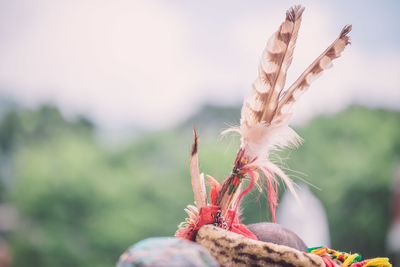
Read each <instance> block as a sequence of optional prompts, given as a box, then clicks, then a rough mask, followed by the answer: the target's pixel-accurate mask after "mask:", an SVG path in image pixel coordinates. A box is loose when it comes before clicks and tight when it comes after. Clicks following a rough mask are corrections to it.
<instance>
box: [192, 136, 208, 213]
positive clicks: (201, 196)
mask: <svg viewBox="0 0 400 267" xmlns="http://www.w3.org/2000/svg"><path fill="white" fill-rule="evenodd" d="M198 142H199V138H198V136H197V132H196V129H193V145H192V153H191V155H190V177H191V180H192V189H193V195H194V201H195V203H196V206H197V208H198V209H199V210H200V209H201V207H204V206H206V205H207V192H206V186H205V182H204V175H203V174H200V172H199V157H198V153H197V148H198Z"/></svg>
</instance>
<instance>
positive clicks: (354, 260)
mask: <svg viewBox="0 0 400 267" xmlns="http://www.w3.org/2000/svg"><path fill="white" fill-rule="evenodd" d="M308 252H309V253H312V254H315V255H318V256H320V257H322V259H323V260H324V262H325V264H326V266H327V267H330V266H335V264H334V263H333V260H338V261H340V262H342V264H343V266H350V267H367V266H371V267H372V266H383V267H386V266H388V267H391V266H392V264H390V262H389V259H388V258H374V259H368V260H363V261H361V255H360V254H357V253H355V254H349V253H346V252H339V251H336V250H333V249H330V248H327V247H324V246H321V247H313V248H309V249H308Z"/></svg>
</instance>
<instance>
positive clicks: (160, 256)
mask: <svg viewBox="0 0 400 267" xmlns="http://www.w3.org/2000/svg"><path fill="white" fill-rule="evenodd" d="M139 266H140V267H146V266H152V267H157V266H182V267H183V266H193V267H198V266H199V267H200V266H215V267H217V266H219V264H218V263H217V262H216V260H215V259H214V258H213V257H212V256H211V255H210V254H209V253H208V252H207V250H206V249H204V248H203V247H202V246H200V245H198V244H196V243H195V242H191V241H187V240H184V239H180V238H174V237H153V238H148V239H144V240H142V241H140V242H138V243H136V244H135V245H133V246H132V247H130V248H129V249H128V250H127V251H125V253H124V254H122V255H121V257H120V259H119V261H118V263H117V267H139Z"/></svg>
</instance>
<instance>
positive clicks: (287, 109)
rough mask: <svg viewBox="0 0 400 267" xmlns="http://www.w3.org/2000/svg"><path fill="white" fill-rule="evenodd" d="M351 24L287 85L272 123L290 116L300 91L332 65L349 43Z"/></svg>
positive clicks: (279, 121) (305, 88)
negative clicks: (287, 87)
mask: <svg viewBox="0 0 400 267" xmlns="http://www.w3.org/2000/svg"><path fill="white" fill-rule="evenodd" d="M351 28H352V26H351V25H347V26H345V27H344V28H343V30H342V31H341V32H340V34H339V37H338V38H337V39H336V40H335V41H334V42H333V43H332V44H331V45H330V46H329V47H328V48H327V49H326V50H325V51H324V52H323V53H322V54H321V55H320V56H319V57H318V58H317V59H316V60H314V62H313V63H312V64H311V65H310V66H309V67H308V68H307V69H306V70H305V71H304V72H303V73H302V74H301V75H300V77H299V78H298V79H297V80H296V81H295V82H294V83H293V84H292V85H291V86H290V87H289V89H288V90H287V91H286V92H285V94H284V95H283V97H282V99H281V100H280V101H279V105H278V108H277V110H276V113H275V115H274V119H273V123H276V124H278V123H281V122H282V121H283V119H282V116H285V117H286V118H290V115H291V113H292V106H293V104H294V103H295V102H296V101H297V99H298V98H299V97H300V95H301V94H302V93H304V91H305V90H307V89H308V88H309V87H310V84H311V83H312V82H313V81H314V80H315V79H317V78H318V77H319V76H320V75H321V74H322V72H323V71H324V70H326V69H328V68H330V67H331V66H332V61H333V60H334V59H335V58H338V57H340V55H341V53H342V52H343V50H344V48H345V47H346V46H347V45H348V44H349V43H350V37H349V36H348V33H349V32H350V31H351Z"/></svg>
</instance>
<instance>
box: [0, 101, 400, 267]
mask: <svg viewBox="0 0 400 267" xmlns="http://www.w3.org/2000/svg"><path fill="white" fill-rule="evenodd" d="M221 114H222V115H221ZM232 114H239V111H238V109H227V108H218V107H212V106H208V107H206V108H205V109H204V110H203V111H200V112H199V113H198V114H197V115H196V116H195V117H194V118H192V119H191V120H189V121H187V122H186V123H184V124H183V125H181V126H179V127H176V128H174V129H170V130H165V131H161V132H152V133H147V134H143V135H142V137H140V138H139V139H136V140H135V141H132V142H129V143H127V144H125V145H124V146H123V147H122V148H121V147H110V146H106V145H105V144H103V143H102V142H101V141H100V140H99V138H97V136H96V131H95V129H94V127H93V125H92V124H91V122H90V121H88V120H87V119H85V118H78V119H76V120H74V121H67V120H65V119H64V118H63V117H62V116H61V114H60V113H59V111H58V110H57V109H56V108H54V107H50V106H45V107H42V108H41V109H39V110H36V111H32V110H11V111H9V112H8V113H7V114H5V115H4V116H3V119H2V120H1V123H0V152H1V155H2V157H3V158H6V157H7V158H9V159H11V160H10V161H2V162H9V165H10V166H11V167H10V169H11V170H12V171H11V172H10V174H9V175H11V176H12V177H11V178H10V177H8V178H7V177H1V178H2V179H1V181H2V183H1V184H2V188H6V192H4V191H3V193H2V192H1V191H0V193H2V199H1V200H7V201H9V202H11V203H13V205H15V207H16V208H17V210H18V211H19V215H20V224H19V227H18V230H17V231H16V232H15V233H14V234H13V235H12V236H11V243H12V247H13V253H14V266H44V267H46V266H99V267H101V266H112V265H113V264H114V263H115V262H116V261H117V259H118V256H119V255H120V254H121V253H122V252H123V251H124V250H125V249H126V248H127V247H128V246H129V245H131V244H133V243H135V242H137V241H139V240H141V239H144V238H146V237H150V236H163V235H164V236H165V235H167V236H168V235H172V234H173V233H174V231H175V230H176V225H177V224H178V223H179V222H180V221H182V220H183V218H184V216H185V215H184V211H183V208H184V207H185V206H186V204H189V203H191V202H193V196H192V192H191V184H190V178H189V168H188V165H189V161H188V156H189V152H190V147H191V142H192V136H191V135H192V133H191V126H192V125H193V123H195V124H196V126H197V127H198V130H199V134H200V147H199V149H200V150H199V151H200V164H201V166H200V168H201V170H202V171H205V172H207V173H209V174H211V175H213V176H215V177H216V178H217V179H219V180H222V179H223V178H225V176H226V175H228V174H229V172H230V170H231V166H232V163H233V160H234V157H235V153H236V149H237V148H238V144H239V140H238V138H230V137H228V138H224V139H221V138H220V137H219V136H218V133H219V131H220V130H221V129H223V128H224V127H225V128H227V125H226V124H224V123H225V122H228V123H237V121H236V122H235V121H229V120H228V121H226V119H227V118H230V116H232ZM238 117H239V116H238V115H237V116H235V117H232V118H238ZM210 125H212V126H210ZM214 125H215V126H214ZM298 130H299V133H300V135H301V136H302V137H303V138H304V139H305V143H304V144H303V146H301V147H300V148H299V149H298V150H297V151H293V152H291V153H290V159H289V160H288V166H290V168H291V169H294V170H298V171H301V172H304V173H307V174H308V177H306V178H305V179H307V180H308V181H309V182H311V183H312V184H314V185H316V186H318V187H320V188H321V189H322V190H321V191H318V190H314V193H315V194H316V195H317V196H318V197H319V198H320V199H321V200H322V202H323V204H324V206H325V207H326V209H327V214H328V219H329V223H330V229H331V238H332V246H333V247H334V248H337V249H340V250H343V251H360V252H362V253H363V255H364V256H366V257H368V256H370V257H375V256H383V255H385V254H386V252H385V246H384V241H385V240H384V239H385V237H386V232H387V229H388V226H389V206H390V204H389V198H390V192H391V191H390V186H391V179H392V176H393V173H394V168H395V165H396V164H397V161H398V157H399V154H400V116H399V114H398V113H394V112H389V111H382V110H375V111H371V110H368V109H365V108H362V107H353V108H351V109H349V110H346V111H344V112H342V113H340V114H338V115H336V116H334V117H320V118H318V119H315V120H313V121H312V122H311V123H310V124H309V125H308V126H307V127H304V128H302V129H298ZM285 153H286V154H285ZM287 155H289V154H288V152H284V153H283V154H282V155H281V156H283V157H286V156H287ZM293 175H294V173H293ZM3 176H4V175H3ZM6 178H7V179H6ZM5 181H8V182H7V183H6V182H5ZM10 181H11V182H10ZM260 201H263V200H260ZM247 203H248V204H250V205H248V207H247V208H246V213H245V217H246V218H247V222H253V221H259V219H260V208H259V206H258V205H254V202H252V201H247Z"/></svg>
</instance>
